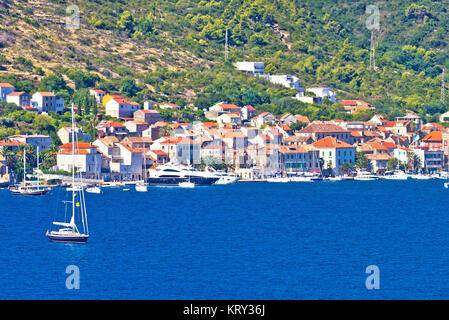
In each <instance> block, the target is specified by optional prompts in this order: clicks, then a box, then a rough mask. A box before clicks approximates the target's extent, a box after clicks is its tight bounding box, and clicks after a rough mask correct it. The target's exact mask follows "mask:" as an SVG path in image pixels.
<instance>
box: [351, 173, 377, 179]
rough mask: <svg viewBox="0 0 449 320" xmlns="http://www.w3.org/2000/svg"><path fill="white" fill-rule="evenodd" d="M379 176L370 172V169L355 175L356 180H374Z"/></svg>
mask: <svg viewBox="0 0 449 320" xmlns="http://www.w3.org/2000/svg"><path fill="white" fill-rule="evenodd" d="M377 178H378V177H377V176H376V175H375V174H373V173H371V172H369V171H359V172H357V175H356V176H355V177H354V180H359V181H372V180H376V179H377Z"/></svg>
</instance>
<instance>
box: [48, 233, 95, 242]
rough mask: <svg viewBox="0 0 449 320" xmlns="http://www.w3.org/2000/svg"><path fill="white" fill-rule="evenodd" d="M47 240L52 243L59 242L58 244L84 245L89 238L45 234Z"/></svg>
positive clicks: (84, 236)
mask: <svg viewBox="0 0 449 320" xmlns="http://www.w3.org/2000/svg"><path fill="white" fill-rule="evenodd" d="M46 236H47V238H48V239H50V240H51V241H53V242H60V243H86V242H87V239H88V238H89V236H88V235H77V236H74V235H61V234H59V235H58V234H52V233H47V234H46Z"/></svg>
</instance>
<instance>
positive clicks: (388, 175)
mask: <svg viewBox="0 0 449 320" xmlns="http://www.w3.org/2000/svg"><path fill="white" fill-rule="evenodd" d="M383 178H384V179H387V180H407V179H408V175H407V174H406V173H405V172H404V171H401V170H395V171H387V172H385V175H384V176H383Z"/></svg>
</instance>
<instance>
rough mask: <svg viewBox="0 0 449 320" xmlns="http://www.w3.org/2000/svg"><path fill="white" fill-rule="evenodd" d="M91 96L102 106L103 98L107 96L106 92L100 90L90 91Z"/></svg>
mask: <svg viewBox="0 0 449 320" xmlns="http://www.w3.org/2000/svg"><path fill="white" fill-rule="evenodd" d="M89 93H90V95H92V96H94V97H95V101H97V104H99V105H100V104H102V102H103V98H104V96H105V95H106V92H105V91H103V90H99V89H90V90H89Z"/></svg>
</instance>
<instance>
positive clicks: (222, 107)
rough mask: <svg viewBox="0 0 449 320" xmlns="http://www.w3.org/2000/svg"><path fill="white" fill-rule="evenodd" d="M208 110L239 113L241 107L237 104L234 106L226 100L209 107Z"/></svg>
mask: <svg viewBox="0 0 449 320" xmlns="http://www.w3.org/2000/svg"><path fill="white" fill-rule="evenodd" d="M209 111H216V112H219V113H221V112H229V113H239V114H241V113H242V111H241V108H240V107H239V106H236V105H235V104H232V103H227V102H219V103H217V104H215V105H213V106H212V107H210V108H209Z"/></svg>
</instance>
